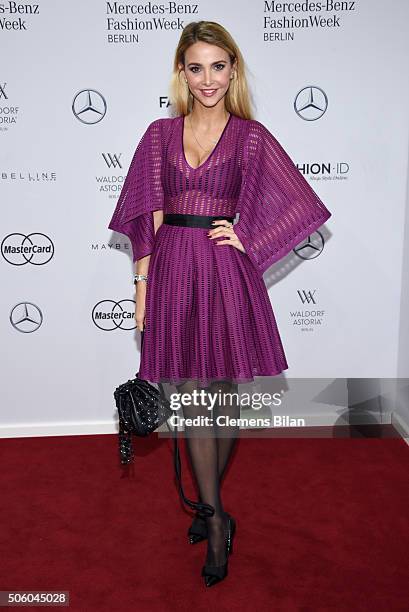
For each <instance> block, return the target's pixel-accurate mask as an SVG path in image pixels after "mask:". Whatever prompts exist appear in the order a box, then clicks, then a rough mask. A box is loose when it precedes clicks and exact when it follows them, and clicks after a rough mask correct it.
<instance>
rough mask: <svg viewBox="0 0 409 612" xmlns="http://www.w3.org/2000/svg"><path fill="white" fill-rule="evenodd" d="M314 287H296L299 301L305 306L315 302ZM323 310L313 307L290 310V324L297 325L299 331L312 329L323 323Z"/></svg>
mask: <svg viewBox="0 0 409 612" xmlns="http://www.w3.org/2000/svg"><path fill="white" fill-rule="evenodd" d="M316 291H317V290H316V289H308V290H306V289H297V294H298V297H299V299H300V301H301V303H302V304H303V306H304V305H307V306H312V305H314V306H315V305H316V304H317V299H316V295H315V294H316ZM324 315H325V310H318V309H316V308H313V309H311V310H295V311H290V317H291V318H292V324H293V325H295V326H297V327H299V328H300V330H301V331H314V328H315V327H317V326H319V325H322V324H323V319H324Z"/></svg>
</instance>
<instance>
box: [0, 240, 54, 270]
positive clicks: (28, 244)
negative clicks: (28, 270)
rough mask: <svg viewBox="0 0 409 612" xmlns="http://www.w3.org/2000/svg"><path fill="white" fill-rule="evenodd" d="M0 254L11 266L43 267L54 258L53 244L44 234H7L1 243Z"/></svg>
mask: <svg viewBox="0 0 409 612" xmlns="http://www.w3.org/2000/svg"><path fill="white" fill-rule="evenodd" d="M1 254H2V255H3V257H4V259H5V260H6V261H7V262H8V263H9V264H12V265H13V266H24V265H25V264H28V263H30V264H32V265H33V266H43V265H44V264H46V263H48V262H49V261H50V260H51V259H52V258H53V256H54V244H53V241H52V240H51V238H49V237H48V236H46V234H41V233H39V232H36V233H32V234H27V235H25V234H20V233H19V232H16V233H14V234H8V236H6V237H5V238H3V240H2V243H1Z"/></svg>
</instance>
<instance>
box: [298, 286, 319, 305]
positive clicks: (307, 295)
mask: <svg viewBox="0 0 409 612" xmlns="http://www.w3.org/2000/svg"><path fill="white" fill-rule="evenodd" d="M315 292H316V289H314V291H312V292H311V291H305V289H303V290H302V291H301V290H300V289H297V293H298V297H299V298H300V300H301V301H302V303H303V304H311V303H312V304H316V301H315V300H314V293H315Z"/></svg>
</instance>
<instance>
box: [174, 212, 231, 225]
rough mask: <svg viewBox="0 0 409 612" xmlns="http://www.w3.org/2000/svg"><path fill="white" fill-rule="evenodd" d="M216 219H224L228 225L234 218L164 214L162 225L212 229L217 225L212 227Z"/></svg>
mask: <svg viewBox="0 0 409 612" xmlns="http://www.w3.org/2000/svg"><path fill="white" fill-rule="evenodd" d="M218 219H226V221H229V222H230V223H233V221H234V217H226V216H225V215H219V216H217V217H207V216H205V215H181V214H177V213H166V214H164V215H163V223H167V224H168V225H181V226H182V227H205V228H214V227H218V226H217V225H212V221H217V220H218Z"/></svg>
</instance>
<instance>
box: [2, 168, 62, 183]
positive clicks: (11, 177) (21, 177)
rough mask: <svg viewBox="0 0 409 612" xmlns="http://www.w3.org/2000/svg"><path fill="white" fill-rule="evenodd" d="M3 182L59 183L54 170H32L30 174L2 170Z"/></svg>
mask: <svg viewBox="0 0 409 612" xmlns="http://www.w3.org/2000/svg"><path fill="white" fill-rule="evenodd" d="M0 178H1V180H2V181H10V182H13V181H26V182H27V183H30V184H33V183H55V182H56V181H57V174H56V172H53V171H52V170H48V171H47V170H44V171H43V170H30V171H28V172H22V171H21V170H12V171H9V172H7V171H6V170H2V172H1V174H0Z"/></svg>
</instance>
